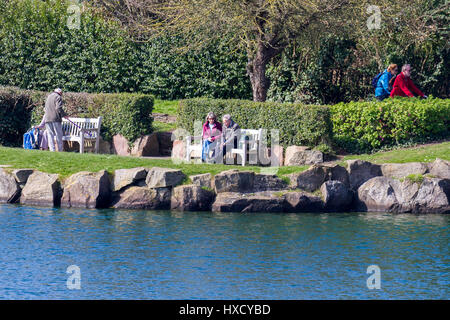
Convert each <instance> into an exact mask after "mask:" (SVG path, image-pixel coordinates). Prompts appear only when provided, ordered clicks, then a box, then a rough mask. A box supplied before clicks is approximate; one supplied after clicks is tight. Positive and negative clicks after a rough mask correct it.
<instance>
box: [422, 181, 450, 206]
mask: <svg viewBox="0 0 450 320" xmlns="http://www.w3.org/2000/svg"><path fill="white" fill-rule="evenodd" d="M413 212H415V213H450V180H449V179H438V178H431V179H429V178H425V179H424V180H423V182H422V184H421V185H420V188H419V191H418V192H417V196H416V197H415V199H414V205H413Z"/></svg>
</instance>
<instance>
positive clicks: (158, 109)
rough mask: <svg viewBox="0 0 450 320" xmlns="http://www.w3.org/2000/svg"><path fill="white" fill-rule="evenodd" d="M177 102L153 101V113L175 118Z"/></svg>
mask: <svg viewBox="0 0 450 320" xmlns="http://www.w3.org/2000/svg"><path fill="white" fill-rule="evenodd" d="M178 102H179V100H173V101H169V100H158V99H155V104H154V105H153V112H155V113H166V114H168V115H172V116H176V115H177V107H178Z"/></svg>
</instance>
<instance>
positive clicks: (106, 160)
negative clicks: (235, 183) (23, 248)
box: [0, 146, 308, 179]
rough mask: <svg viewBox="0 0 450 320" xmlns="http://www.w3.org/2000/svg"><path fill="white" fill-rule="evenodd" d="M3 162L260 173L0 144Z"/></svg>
mask: <svg viewBox="0 0 450 320" xmlns="http://www.w3.org/2000/svg"><path fill="white" fill-rule="evenodd" d="M0 165H11V166H12V167H11V168H14V169H21V168H31V169H36V170H39V171H43V172H48V173H58V174H60V176H61V178H62V179H64V178H67V177H69V176H70V175H72V174H74V173H77V172H80V171H90V172H96V171H99V170H102V169H105V170H107V171H108V172H109V173H113V172H114V170H116V169H127V168H135V167H164V168H175V169H181V170H182V171H183V172H184V173H185V174H186V175H188V176H189V175H193V174H200V173H207V172H209V173H211V174H213V175H215V174H217V173H219V172H222V171H225V170H230V169H238V170H250V171H254V172H257V173H259V172H261V167H257V166H245V167H242V166H237V165H219V164H183V163H182V164H176V163H174V162H172V160H168V159H145V158H135V157H121V156H117V155H99V154H93V153H85V154H80V153H74V152H49V151H40V150H24V149H21V148H7V147H1V146H0ZM307 168H308V166H302V167H281V168H279V171H278V173H277V174H278V175H279V176H282V175H284V174H288V173H292V172H299V171H303V170H306V169H307Z"/></svg>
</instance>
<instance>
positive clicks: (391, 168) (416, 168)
mask: <svg viewBox="0 0 450 320" xmlns="http://www.w3.org/2000/svg"><path fill="white" fill-rule="evenodd" d="M427 171H428V168H427V166H426V165H425V164H424V163H421V162H408V163H384V164H382V165H381V173H382V174H383V176H385V177H390V178H397V179H401V178H404V177H406V176H409V175H411V174H422V175H423V174H425V173H426V172H427Z"/></svg>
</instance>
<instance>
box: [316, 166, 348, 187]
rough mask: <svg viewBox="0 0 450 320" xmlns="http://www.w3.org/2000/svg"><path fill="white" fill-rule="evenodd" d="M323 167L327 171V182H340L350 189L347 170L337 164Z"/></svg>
mask: <svg viewBox="0 0 450 320" xmlns="http://www.w3.org/2000/svg"><path fill="white" fill-rule="evenodd" d="M322 166H323V167H325V168H326V169H327V180H336V181H340V182H342V183H343V184H344V185H346V186H347V187H350V178H349V176H348V171H347V169H345V168H344V167H342V166H340V165H337V164H327V165H325V164H323V165H322Z"/></svg>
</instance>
